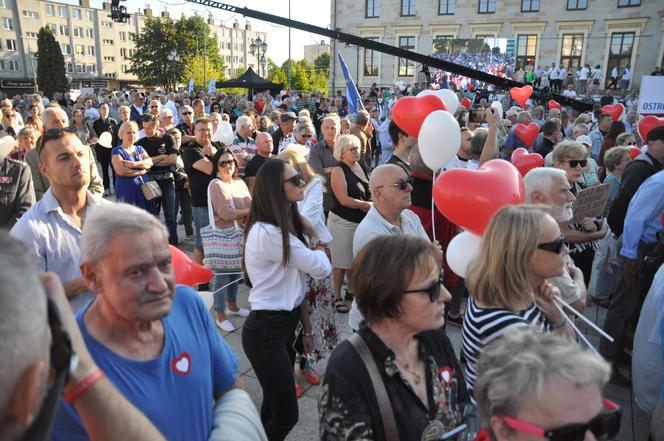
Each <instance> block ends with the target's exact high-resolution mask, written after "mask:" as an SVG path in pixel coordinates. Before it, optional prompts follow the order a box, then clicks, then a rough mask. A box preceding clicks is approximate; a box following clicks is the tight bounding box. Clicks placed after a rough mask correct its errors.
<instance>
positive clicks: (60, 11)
mask: <svg viewBox="0 0 664 441" xmlns="http://www.w3.org/2000/svg"><path fill="white" fill-rule="evenodd" d="M58 17H67V8H66V7H65V6H58Z"/></svg>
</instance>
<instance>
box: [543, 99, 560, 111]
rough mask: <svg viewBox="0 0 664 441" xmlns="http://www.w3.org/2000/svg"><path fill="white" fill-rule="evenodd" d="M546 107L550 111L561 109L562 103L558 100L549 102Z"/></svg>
mask: <svg viewBox="0 0 664 441" xmlns="http://www.w3.org/2000/svg"><path fill="white" fill-rule="evenodd" d="M546 106H547V107H548V108H549V110H551V109H560V103H559V102H558V101H556V100H549V101H548V102H547V103H546Z"/></svg>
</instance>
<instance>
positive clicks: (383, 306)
mask: <svg viewBox="0 0 664 441" xmlns="http://www.w3.org/2000/svg"><path fill="white" fill-rule="evenodd" d="M387 275H389V277H387ZM442 278H443V275H442V273H441V270H440V254H439V252H438V250H437V249H436V247H435V246H434V245H433V244H432V243H431V242H429V241H428V240H424V239H420V238H416V237H413V236H406V235H401V234H398V235H393V236H378V237H376V238H374V239H372V240H371V241H369V242H368V243H367V244H366V245H365V246H364V247H362V249H361V250H360V251H359V253H358V254H357V256H356V257H355V260H354V261H353V267H352V271H351V277H350V282H351V284H352V285H353V289H354V290H355V295H356V299H357V304H358V307H359V309H360V311H361V312H362V315H363V316H364V318H365V322H363V324H362V325H361V327H360V329H359V331H358V333H357V334H354V335H353V336H352V337H351V341H348V340H346V341H343V342H342V343H340V344H339V346H337V348H336V349H335V350H334V351H333V352H332V355H331V357H330V361H329V362H328V365H327V369H326V371H325V377H324V380H323V391H324V392H323V394H322V396H321V398H320V401H319V410H320V439H321V440H323V441H332V440H335V441H336V440H360V439H362V440H375V441H385V440H386V439H387V438H388V436H387V435H386V432H387V430H388V427H389V426H388V425H387V424H386V423H388V421H385V420H384V419H383V418H382V415H381V414H382V411H381V408H382V407H383V406H384V405H385V404H388V403H385V402H378V400H377V398H376V391H375V389H374V387H373V385H372V382H373V381H372V379H371V378H370V376H369V374H368V370H367V367H366V365H365V362H364V361H363V359H362V358H361V357H360V355H359V353H358V352H357V349H356V347H357V346H356V343H355V342H353V339H355V340H357V341H358V343H361V342H364V343H365V344H366V346H367V347H368V351H369V354H368V356H369V357H371V358H372V359H373V361H374V363H375V365H376V366H377V368H378V375H379V378H378V381H380V382H382V383H383V385H384V387H385V389H386V392H387V395H388V397H389V404H390V405H391V407H392V413H393V414H392V415H388V416H387V418H389V419H390V420H391V421H393V422H394V424H395V425H396V432H397V433H395V434H394V437H393V439H401V440H439V439H447V438H443V437H442V436H443V435H445V434H446V433H448V432H450V431H452V430H454V429H456V428H458V427H459V426H460V425H461V423H462V416H463V409H464V405H465V403H466V402H467V401H468V394H467V392H466V388H465V383H464V378H463V375H462V372H461V367H460V366H459V363H458V361H457V357H456V354H455V353H454V350H453V349H452V345H451V343H450V341H449V339H448V338H447V336H446V334H445V332H444V331H443V330H442V329H441V328H442V326H443V325H444V324H445V302H447V301H449V300H450V298H451V296H450V293H449V292H447V290H446V289H445V288H444V287H443V285H442ZM452 439H454V438H452Z"/></svg>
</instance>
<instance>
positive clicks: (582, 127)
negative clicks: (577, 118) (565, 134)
mask: <svg viewBox="0 0 664 441" xmlns="http://www.w3.org/2000/svg"><path fill="white" fill-rule="evenodd" d="M579 130H583V131H584V134H586V135H587V134H588V132H589V131H590V127H588V124H584V123H581V124H576V125H575V126H574V128H573V129H572V134H574V132H577V131H579Z"/></svg>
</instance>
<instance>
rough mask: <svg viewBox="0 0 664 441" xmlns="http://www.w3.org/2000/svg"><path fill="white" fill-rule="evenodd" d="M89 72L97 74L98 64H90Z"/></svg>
mask: <svg viewBox="0 0 664 441" xmlns="http://www.w3.org/2000/svg"><path fill="white" fill-rule="evenodd" d="M88 73H91V74H96V73H97V65H96V64H88Z"/></svg>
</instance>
